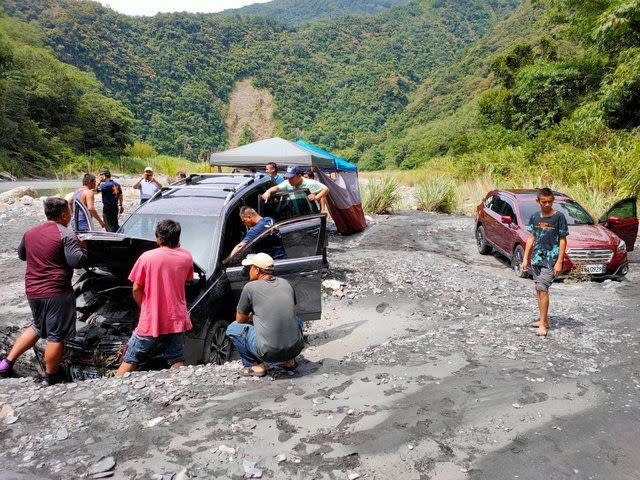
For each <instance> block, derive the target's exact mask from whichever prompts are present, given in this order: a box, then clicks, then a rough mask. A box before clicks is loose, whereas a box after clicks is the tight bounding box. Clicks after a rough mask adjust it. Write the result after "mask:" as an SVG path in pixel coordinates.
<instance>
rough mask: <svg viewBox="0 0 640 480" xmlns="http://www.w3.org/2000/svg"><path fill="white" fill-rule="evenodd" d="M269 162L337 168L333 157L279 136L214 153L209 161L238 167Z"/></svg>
mask: <svg viewBox="0 0 640 480" xmlns="http://www.w3.org/2000/svg"><path fill="white" fill-rule="evenodd" d="M269 162H275V163H277V164H278V165H281V166H286V165H299V166H301V167H318V168H321V169H325V170H334V169H335V168H336V165H335V162H334V160H333V158H331V157H329V156H326V155H322V154H320V153H316V152H313V151H310V150H307V149H306V148H302V147H301V146H299V145H296V144H295V143H293V142H290V141H288V140H285V139H283V138H279V137H275V138H270V139H268V140H260V141H259V142H254V143H250V144H248V145H243V146H242V147H237V148H232V149H230V150H225V151H224V152H218V153H213V154H211V157H210V159H209V163H211V165H213V166H217V167H236V168H252V167H257V168H260V167H264V166H265V165H266V164H267V163H269Z"/></svg>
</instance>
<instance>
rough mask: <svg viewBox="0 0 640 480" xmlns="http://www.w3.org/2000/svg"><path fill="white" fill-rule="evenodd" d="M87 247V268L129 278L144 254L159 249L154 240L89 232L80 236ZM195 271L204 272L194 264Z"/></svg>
mask: <svg viewBox="0 0 640 480" xmlns="http://www.w3.org/2000/svg"><path fill="white" fill-rule="evenodd" d="M78 238H80V239H82V240H84V241H85V243H86V246H87V254H88V258H87V263H86V264H85V267H97V268H100V269H102V270H106V271H108V272H110V273H112V274H113V275H115V276H117V277H121V278H127V277H128V276H129V273H130V272H131V269H132V268H133V266H134V265H135V263H136V261H137V260H138V258H139V257H140V255H142V254H143V253H144V252H146V251H148V250H153V249H154V248H158V244H157V243H156V242H155V241H152V240H146V239H143V238H135V237H129V236H127V235H123V234H121V233H110V232H88V233H82V234H80V235H78ZM193 268H194V270H195V271H196V272H197V273H199V274H203V273H204V271H203V270H202V268H200V266H199V265H198V264H196V263H195V262H194V264H193Z"/></svg>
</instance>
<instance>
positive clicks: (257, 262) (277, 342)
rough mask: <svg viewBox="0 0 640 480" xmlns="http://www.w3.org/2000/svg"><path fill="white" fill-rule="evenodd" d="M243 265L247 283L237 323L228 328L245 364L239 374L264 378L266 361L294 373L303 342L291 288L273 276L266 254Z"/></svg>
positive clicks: (254, 257) (242, 295)
mask: <svg viewBox="0 0 640 480" xmlns="http://www.w3.org/2000/svg"><path fill="white" fill-rule="evenodd" d="M242 265H243V266H245V267H248V268H249V283H247V284H246V285H245V287H244V289H243V290H242V294H241V295H240V301H239V302H238V308H237V312H236V321H235V322H233V323H232V324H231V325H229V326H228V327H227V335H228V336H229V338H231V341H232V342H233V345H234V347H235V348H236V350H238V353H239V354H240V358H241V359H242V363H243V364H244V368H243V369H242V374H243V375H244V376H247V377H264V376H265V375H266V374H267V366H266V364H265V362H270V363H278V362H283V366H284V368H285V370H288V371H292V370H295V368H296V367H297V366H298V364H297V362H296V360H295V358H296V356H298V355H299V354H300V352H301V351H302V349H303V348H304V339H303V337H302V320H301V319H300V318H299V317H297V316H296V296H295V292H294V290H293V287H292V286H291V284H290V283H289V282H287V281H286V280H285V279H283V278H278V277H275V276H274V275H273V270H274V264H273V259H272V258H271V257H270V256H269V255H267V254H266V253H259V254H257V255H254V256H252V257H247V258H246V259H245V260H243V261H242ZM251 322H253V324H252V323H251Z"/></svg>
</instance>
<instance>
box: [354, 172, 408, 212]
mask: <svg viewBox="0 0 640 480" xmlns="http://www.w3.org/2000/svg"><path fill="white" fill-rule="evenodd" d="M362 187H363V195H362V197H363V199H362V207H363V209H364V210H365V211H366V212H370V213H376V214H385V213H390V212H391V211H393V210H394V209H396V208H397V207H398V205H399V203H400V200H401V196H400V186H399V184H398V181H397V180H396V179H395V178H393V177H391V176H385V177H383V178H377V179H369V180H367V181H365V182H363V184H362Z"/></svg>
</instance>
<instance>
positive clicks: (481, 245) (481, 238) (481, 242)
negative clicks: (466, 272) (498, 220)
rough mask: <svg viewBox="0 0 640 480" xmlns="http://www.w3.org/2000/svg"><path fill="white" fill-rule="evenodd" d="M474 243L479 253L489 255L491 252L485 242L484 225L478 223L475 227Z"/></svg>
mask: <svg viewBox="0 0 640 480" xmlns="http://www.w3.org/2000/svg"><path fill="white" fill-rule="evenodd" d="M476 245H477V246H478V252H480V255H489V254H490V253H491V250H492V249H491V247H490V246H489V244H488V243H487V237H486V236H485V234H484V227H483V226H482V225H478V228H476Z"/></svg>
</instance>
